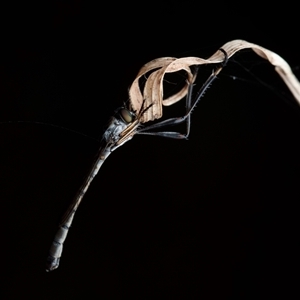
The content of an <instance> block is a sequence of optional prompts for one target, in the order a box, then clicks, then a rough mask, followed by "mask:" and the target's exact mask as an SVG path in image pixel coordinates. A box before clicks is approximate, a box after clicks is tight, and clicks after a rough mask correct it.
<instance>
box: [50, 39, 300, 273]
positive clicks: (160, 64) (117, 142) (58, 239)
mask: <svg viewBox="0 0 300 300" xmlns="http://www.w3.org/2000/svg"><path fill="white" fill-rule="evenodd" d="M245 48H252V49H253V50H254V51H255V52H256V53H257V54H258V55H260V56H262V57H263V58H265V59H267V60H269V61H270V62H271V63H272V64H273V65H274V66H275V70H276V71H277V72H278V73H279V75H280V76H281V77H282V79H283V80H284V81H285V83H286V84H287V86H288V87H289V88H290V90H291V92H292V93H293V95H294V97H295V98H296V100H297V101H298V102H299V103H300V83H299V82H298V80H297V79H296V77H295V76H294V74H293V73H292V71H291V69H290V67H289V65H288V64H287V63H286V62H285V61H284V60H283V59H282V58H281V57H280V56H278V55H277V54H275V53H274V52H271V51H269V50H267V49H265V48H262V47H260V46H257V45H255V44H251V43H248V42H246V41H242V40H235V41H231V42H229V43H227V44H225V45H224V46H222V48H220V49H219V50H218V51H217V52H216V53H215V54H214V55H212V56H211V57H210V58H209V59H202V58H197V57H186V58H181V59H176V58H172V57H165V58H160V59H156V60H153V61H151V62H149V63H148V64H146V65H144V66H143V67H142V68H141V70H140V71H139V73H138V75H137V77H136V79H135V80H134V82H133V84H132V86H131V88H130V91H129V95H130V106H129V107H125V106H124V107H120V108H118V109H117V110H116V111H115V113H114V115H113V116H112V118H111V119H110V121H109V124H108V126H107V129H106V130H105V132H104V134H103V137H102V140H101V144H100V149H99V151H98V154H97V159H96V161H95V162H94V164H93V166H92V168H91V170H90V172H89V174H88V175H87V177H86V179H85V180H84V182H83V184H82V186H81V187H80V189H79V191H78V193H77V194H76V196H75V198H74V200H73V202H72V203H71V205H70V207H69V208H68V210H67V212H66V214H65V215H64V217H63V219H62V222H61V224H60V225H59V229H58V231H57V233H56V235H55V237H54V240H53V242H52V245H51V248H50V251H49V255H48V258H47V264H46V271H52V270H55V269H56V268H58V266H59V263H60V258H61V255H62V250H63V244H64V242H65V239H66V237H67V234H68V231H69V228H70V226H71V224H72V222H73V218H74V215H75V212H76V210H77V208H78V206H79V204H80V203H81V201H82V199H83V196H84V195H85V193H86V191H87V190H88V188H89V186H90V184H91V182H92V180H93V179H94V177H95V176H96V175H97V173H98V171H99V169H100V167H101V166H102V164H103V163H104V161H105V160H106V158H107V157H108V156H109V155H110V154H111V152H113V151H114V150H116V149H117V148H118V147H120V146H122V145H123V144H124V143H126V142H127V141H129V140H131V139H132V138H133V136H134V135H136V134H146V135H156V136H162V137H168V138H174V139H185V138H187V137H188V136H189V133H190V124H191V112H192V111H193V109H194V108H195V106H196V105H197V103H198V102H199V100H200V99H201V97H202V96H203V94H204V93H205V91H206V90H207V88H208V87H209V86H210V84H211V83H212V82H213V81H214V80H215V79H216V77H217V75H218V74H219V73H220V72H221V70H222V69H223V67H224V66H225V65H226V63H227V61H228V59H229V58H230V57H231V56H232V55H234V54H235V53H236V52H237V51H239V50H242V49H245ZM202 64H219V66H218V67H217V68H216V69H215V70H214V71H213V72H212V74H211V75H210V76H209V77H208V79H207V80H206V81H205V83H204V84H203V85H202V87H201V88H200V90H199V92H198V93H197V95H196V97H195V100H194V101H192V93H193V86H194V81H195V79H196V76H197V71H198V68H199V65H202ZM191 66H197V67H196V69H194V71H192V68H191ZM153 70H154V71H153ZM179 70H184V71H186V73H187V81H186V85H185V86H184V87H183V88H182V90H181V91H179V92H177V93H176V94H174V95H172V96H171V97H169V98H167V99H163V84H162V83H163V79H164V75H165V74H166V73H172V72H178V71H179ZM150 71H152V73H151V74H150V75H149V77H148V78H147V81H146V83H145V87H144V91H143V92H141V89H140V86H139V78H140V77H141V76H143V75H145V74H146V73H148V72H150ZM185 96H186V114H185V115H184V116H182V117H179V118H170V119H167V120H163V121H160V122H158V123H154V124H152V125H150V126H143V124H144V123H147V122H148V121H153V120H155V119H160V118H161V117H162V111H163V109H162V107H163V105H172V104H174V103H176V102H178V101H180V100H181V99H182V98H184V97H185ZM183 122H186V133H185V134H182V133H178V132H173V131H161V132H153V131H152V130H157V129H160V128H163V127H165V126H169V125H176V124H180V123H183Z"/></svg>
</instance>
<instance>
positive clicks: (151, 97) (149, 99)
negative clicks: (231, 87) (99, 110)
mask: <svg viewBox="0 0 300 300" xmlns="http://www.w3.org/2000/svg"><path fill="white" fill-rule="evenodd" d="M221 48H222V49H223V50H224V51H225V52H226V53H227V56H228V59H230V58H231V57H232V56H233V55H234V54H235V53H236V52H238V51H240V50H243V49H248V48H251V49H252V50H253V51H254V52H255V53H256V54H258V55H259V56H261V57H262V58H264V59H266V60H268V61H269V62H270V63H271V64H272V65H273V66H275V71H276V72H277V73H278V74H279V75H280V76H281V78H282V80H283V81H284V82H285V84H286V85H287V86H288V88H289V89H290V91H291V93H292V94H293V95H294V97H295V99H296V100H297V101H298V103H299V104H300V83H299V81H298V79H297V78H296V77H295V75H294V74H293V72H292V70H291V68H290V66H289V65H288V63H287V62H286V61H285V60H284V59H283V58H282V57H281V56H279V55H278V54H276V53H274V52H272V51H270V50H268V49H265V48H263V47H261V46H258V45H256V44H252V43H249V42H246V41H243V40H233V41H230V42H228V43H226V44H225V45H223V46H222V47H221ZM223 61H224V53H223V52H222V51H220V50H218V51H217V52H216V53H214V54H213V55H212V56H211V57H209V58H208V59H203V58H199V57H183V58H178V59H177V58H175V57H162V58H157V59H154V60H152V61H150V62H148V63H147V64H145V65H144V66H143V67H142V68H141V69H140V71H139V73H138V75H137V77H136V78H135V80H134V81H133V83H132V85H131V87H130V90H129V97H130V105H131V109H132V110H134V111H137V112H139V111H140V110H141V107H142V105H143V101H144V100H145V103H144V108H145V107H148V106H150V105H152V106H151V107H150V108H149V109H148V110H147V111H146V113H145V114H144V115H143V117H142V119H141V120H140V121H141V122H142V123H145V122H148V121H152V120H155V119H159V118H161V117H162V114H163V105H164V106H168V105H172V104H174V103H176V102H178V101H180V100H181V99H182V98H183V97H184V96H185V95H186V94H187V91H188V86H189V84H191V83H192V82H193V81H194V79H195V78H194V76H193V74H192V71H191V69H190V66H193V65H204V64H219V63H222V62H223ZM181 70H184V71H185V72H186V73H187V83H186V85H185V86H184V87H183V88H182V89H181V90H180V91H179V92H177V93H175V94H173V95H171V96H170V97H169V98H167V99H163V94H164V93H163V80H164V76H165V74H166V73H174V72H179V71H181ZM150 71H152V73H151V74H150V75H149V77H148V78H147V81H146V83H145V87H144V89H143V91H141V89H140V86H139V80H140V78H141V77H142V76H144V75H146V74H147V73H148V72H150Z"/></svg>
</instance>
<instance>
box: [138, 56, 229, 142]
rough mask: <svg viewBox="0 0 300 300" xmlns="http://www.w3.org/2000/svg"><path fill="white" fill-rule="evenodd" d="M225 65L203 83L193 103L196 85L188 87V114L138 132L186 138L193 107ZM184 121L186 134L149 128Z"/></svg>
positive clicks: (188, 132)
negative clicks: (154, 130) (155, 130)
mask: <svg viewBox="0 0 300 300" xmlns="http://www.w3.org/2000/svg"><path fill="white" fill-rule="evenodd" d="M225 61H226V59H225ZM223 66H224V63H223V64H222V66H221V67H219V68H218V69H217V70H216V71H214V72H213V73H212V74H211V75H210V76H209V77H208V79H207V80H206V82H205V83H204V84H203V85H202V87H201V89H200V91H199V92H198V94H197V96H196V100H195V101H194V103H193V104H191V102H192V101H191V98H192V92H193V86H194V85H193V84H190V86H189V89H188V93H187V96H186V105H187V111H186V114H185V115H184V116H183V117H179V118H170V119H167V120H164V121H161V122H159V123H156V124H153V125H150V126H148V127H145V128H142V129H139V131H138V132H137V134H146V135H157V136H163V137H168V138H175V139H186V138H187V137H188V136H189V134H190V125H191V113H192V111H193V109H194V108H195V107H196V105H197V103H198V102H199V101H200V99H201V98H202V96H203V95H204V93H205V91H206V90H207V88H208V87H209V86H210V85H211V83H212V82H213V81H214V80H215V79H216V78H217V75H218V74H219V72H220V71H221V70H222V68H223ZM184 121H186V133H185V134H182V133H178V132H167V131H163V132H148V130H153V129H157V128H160V127H164V126H170V125H171V126H172V125H177V124H180V123H182V122H184Z"/></svg>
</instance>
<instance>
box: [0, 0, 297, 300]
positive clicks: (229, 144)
mask: <svg viewBox="0 0 300 300" xmlns="http://www.w3.org/2000/svg"><path fill="white" fill-rule="evenodd" d="M43 3H44V2H43ZM197 4H198V3H197ZM147 5H150V3H144V4H143V3H139V4H138V6H132V7H131V6H130V4H128V3H127V4H118V3H117V2H116V3H112V5H110V3H105V5H104V3H103V4H101V5H100V4H99V5H98V4H97V5H96V4H89V3H88V2H83V1H63V2H61V1H53V2H52V3H51V4H49V5H48V4H45V3H44V4H42V5H39V6H36V5H33V4H32V5H30V4H28V3H26V4H22V6H19V5H17V4H15V5H14V4H12V5H11V6H10V7H8V8H5V9H3V14H4V18H2V20H3V26H2V27H1V32H2V33H1V35H2V41H1V51H2V55H1V58H0V92H1V95H0V97H1V98H0V99H1V100H0V101H1V109H0V122H1V123H0V138H1V147H0V151H1V156H0V158H1V160H0V178H1V181H0V184H1V188H0V191H1V210H0V212H1V221H2V222H1V236H2V238H1V241H2V242H1V253H2V254H1V257H2V267H1V276H2V279H1V293H4V297H2V299H20V297H28V298H31V299H125V298H129V299H174V298H179V299H267V298H268V297H271V296H274V295H280V294H281V295H285V296H286V295H287V294H288V293H294V292H296V284H297V282H296V278H295V277H294V272H296V273H297V266H296V257H297V256H296V253H298V250H299V249H297V248H296V244H297V239H298V230H297V227H298V226H297V225H298V211H297V204H296V203H297V200H298V199H299V190H298V183H299V172H300V163H299V150H300V146H299V139H298V138H299V133H300V114H299V110H297V109H296V108H294V107H293V105H292V103H293V101H292V100H291V96H290V94H289V92H288V90H287V89H286V88H285V86H284V85H283V84H282V83H281V82H280V80H279V79H278V76H277V75H276V74H275V72H274V71H273V69H272V68H271V67H269V66H268V65H266V64H264V63H261V62H262V60H260V59H259V58H258V57H256V56H255V55H251V53H250V54H249V53H242V54H240V55H238V56H236V58H235V60H236V61H238V62H240V63H242V64H244V65H246V66H247V67H248V68H250V69H251V71H253V72H254V73H255V75H256V76H258V77H259V78H260V79H262V80H264V82H266V84H267V85H269V87H266V86H264V85H263V84H260V83H258V82H257V81H256V80H255V77H251V76H249V75H247V72H245V71H244V70H243V69H242V68H239V66H238V65H237V64H236V63H234V62H232V63H229V64H228V66H227V67H226V68H225V69H224V71H223V73H222V74H221V75H220V76H219V79H218V80H217V81H216V82H215V83H214V84H213V85H212V87H211V88H210V89H209V90H208V91H207V93H206V95H205V97H204V98H203V100H201V102H200V103H199V104H198V106H197V108H196V109H195V111H194V113H193V115H192V126H191V135H190V137H189V140H187V141H178V140H170V139H163V138H159V137H147V136H136V137H134V139H133V140H132V141H130V142H129V143H127V144H125V145H124V146H122V147H121V148H120V149H118V150H117V151H116V152H115V153H113V154H112V155H111V157H109V159H108V160H107V162H105V164H104V166H103V168H102V169H101V171H100V173H99V175H98V176H97V177H96V178H95V180H94V182H93V184H92V186H91V187H90V189H89V191H88V193H87V194H86V196H85V198H84V201H83V203H82V205H81V206H80V208H79V210H78V212H77V214H76V217H75V221H74V224H73V226H72V229H71V231H70V233H69V236H68V238H67V241H66V244H65V248H64V252H63V256H62V261H61V265H60V267H59V269H58V270H56V271H54V272H52V273H46V272H45V270H44V269H45V267H44V266H45V259H46V256H47V252H48V248H49V246H50V244H51V241H52V238H53V236H54V233H55V231H56V228H57V224H58V222H59V220H60V217H61V215H62V214H63V212H64V210H65V209H66V208H67V206H68V204H69V203H70V201H71V200H72V197H73V195H74V194H75V193H76V191H77V189H78V188H79V186H80V184H81V181H82V179H83V177H84V175H85V173H86V171H87V170H88V169H89V166H90V164H91V162H92V161H93V158H94V155H95V154H96V152H97V149H98V146H99V143H98V141H97V139H99V138H100V137H101V133H102V130H103V128H104V127H105V124H107V121H108V119H109V117H110V116H111V114H112V113H113V111H114V110H115V109H116V108H117V107H119V106H120V105H122V104H123V102H124V101H126V100H127V99H128V94H127V91H128V87H129V86H130V84H131V82H132V80H133V79H134V78H135V75H136V73H137V72H138V70H139V68H140V67H141V66H142V65H143V64H144V63H146V62H147V61H149V60H151V59H154V58H157V57H161V56H178V57H180V56H187V55H194V56H200V57H207V56H210V55H211V54H212V53H213V52H215V51H216V50H217V49H218V48H219V47H220V46H221V45H223V44H224V43H225V42H227V41H229V40H232V39H236V38H241V39H245V40H248V41H250V42H253V43H257V44H259V45H262V46H264V47H266V48H268V49H270V50H273V51H275V52H277V53H278V54H280V55H282V56H283V57H284V58H285V59H286V60H287V61H288V62H289V63H290V64H291V65H292V66H293V67H295V72H296V74H297V66H299V57H298V54H299V47H298V44H297V40H295V39H292V38H291V35H292V34H290V33H292V32H294V31H295V29H294V26H295V25H296V24H295V21H294V18H293V16H292V8H290V9H289V11H287V12H286V14H289V22H286V23H284V24H282V22H281V20H282V19H281V15H280V13H282V14H283V15H285V13H284V10H283V8H281V10H278V11H275V10H276V8H274V7H273V8H272V11H271V12H267V11H266V12H263V11H261V8H255V7H253V8H250V7H248V6H250V3H249V4H248V5H247V7H245V6H244V7H243V8H240V7H237V6H234V5H231V4H226V6H224V7H218V6H217V4H214V3H212V4H210V5H208V6H207V7H204V6H200V5H201V3H200V4H198V5H195V6H191V5H189V4H188V3H180V4H178V3H175V2H174V3H173V4H172V3H171V4H168V5H164V4H160V5H159V6H158V7H156V6H154V3H151V6H150V7H147ZM253 66H255V68H253ZM207 70H208V69H206V73H205V72H204V71H203V73H202V70H201V71H200V76H199V82H198V85H197V86H196V89H197V88H199V87H200V85H201V82H200V80H201V78H203V79H204V78H205V76H207V74H209V72H208V73H207ZM297 75H298V76H299V72H298V74H297ZM201 76H202V77H201ZM230 76H231V77H230ZM232 76H236V77H237V80H233V77H232ZM241 79H245V80H244V81H243V80H241ZM274 88H275V89H276V90H275V91H274V90H273V89H274ZM282 94H283V96H282ZM280 95H281V96H280ZM279 96H280V97H279ZM177 106H178V107H177ZM177 106H174V107H172V108H171V109H170V112H169V113H168V115H173V116H180V115H182V114H183V113H184V105H180V104H179V105H177ZM23 121H25V122H23ZM179 130H184V128H181V127H180V128H179ZM297 292H298V291H297Z"/></svg>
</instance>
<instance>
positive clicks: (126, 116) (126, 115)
mask: <svg viewBox="0 0 300 300" xmlns="http://www.w3.org/2000/svg"><path fill="white" fill-rule="evenodd" d="M120 115H121V117H122V119H123V120H124V121H125V122H126V123H131V122H132V121H133V120H134V114H133V113H132V112H131V111H130V110H128V109H126V108H122V109H121V110H120Z"/></svg>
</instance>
